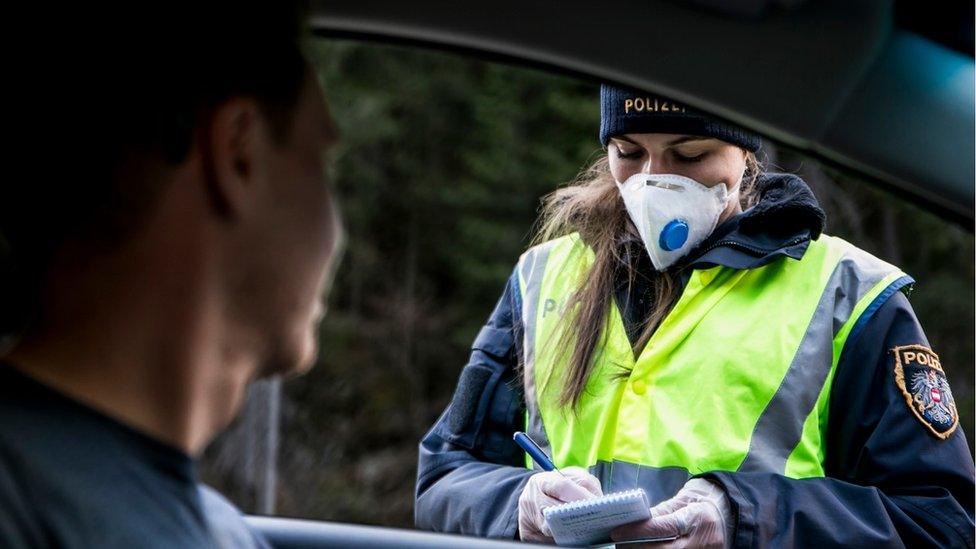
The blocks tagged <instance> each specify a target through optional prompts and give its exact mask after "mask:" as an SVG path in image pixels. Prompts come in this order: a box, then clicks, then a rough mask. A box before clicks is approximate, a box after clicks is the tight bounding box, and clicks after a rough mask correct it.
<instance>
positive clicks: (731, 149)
mask: <svg viewBox="0 0 976 549" xmlns="http://www.w3.org/2000/svg"><path fill="white" fill-rule="evenodd" d="M607 152H608V154H609V156H610V173H611V174H612V175H613V178H614V179H616V180H617V181H620V182H623V181H626V180H627V179H628V178H630V176H632V175H634V174H638V173H646V174H661V173H671V174H677V175H683V176H685V177H689V178H691V179H694V180H695V181H697V182H699V183H701V184H702V185H705V186H706V187H714V186H715V185H718V184H724V185H725V186H726V187H728V189H729V191H730V192H731V191H734V190H735V189H736V188H737V186H738V185H739V182H740V181H741V180H742V174H744V173H745V171H746V151H745V150H743V149H740V148H739V147H736V146H735V145H730V144H728V143H726V142H724V141H719V140H718V139H713V138H711V137H700V136H695V135H679V134H670V133H630V134H626V135H620V136H617V137H612V138H610V143H609V145H608V151H607ZM739 211H741V207H740V206H739V201H738V200H730V201H729V207H728V209H726V211H725V212H723V214H722V219H725V218H726V217H728V216H729V215H733V214H735V213H738V212H739Z"/></svg>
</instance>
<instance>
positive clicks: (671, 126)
mask: <svg viewBox="0 0 976 549" xmlns="http://www.w3.org/2000/svg"><path fill="white" fill-rule="evenodd" d="M625 133H679V134H685V135H702V136H705V137H714V138H715V139H720V140H722V141H725V142H726V143H731V144H733V145H736V146H739V147H742V148H743V149H745V150H747V151H752V152H756V151H758V150H759V145H760V144H761V142H762V141H761V140H760V139H759V136H758V135H755V134H752V133H749V132H747V131H746V130H744V129H742V128H740V127H738V126H733V125H732V124H729V123H727V122H720V121H718V120H715V119H713V118H710V117H709V116H707V115H705V114H702V113H699V112H696V111H695V110H694V109H692V108H691V107H688V106H685V105H682V104H681V103H677V102H675V101H671V100H670V99H665V98H663V97H660V96H656V95H653V94H649V93H640V92H635V91H631V90H627V89H623V88H615V87H613V86H609V85H607V84H604V85H602V86H600V143H601V144H602V145H603V146H604V147H606V146H607V143H609V142H610V138H611V137H615V136H618V135H623V134H625Z"/></svg>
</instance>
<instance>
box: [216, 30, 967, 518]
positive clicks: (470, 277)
mask: <svg viewBox="0 0 976 549" xmlns="http://www.w3.org/2000/svg"><path fill="white" fill-rule="evenodd" d="M311 52H312V58H313V62H314V64H315V66H316V69H317V70H318V72H319V75H320V77H321V79H322V81H323V82H324V84H325V89H326V94H327V96H328V100H329V104H330V106H331V109H332V112H333V115H334V116H335V118H336V119H337V120H338V122H339V125H340V127H341V130H342V144H341V147H340V148H339V149H338V151H337V154H336V158H335V161H334V163H333V168H332V169H333V178H332V180H333V181H334V183H335V185H336V187H337V189H338V192H339V195H340V197H341V202H342V210H343V214H344V217H345V224H346V229H347V232H348V238H349V239H348V247H347V250H346V253H345V257H344V258H343V261H342V265H341V268H340V271H339V274H338V279H337V281H336V285H335V288H334V290H333V292H332V295H331V299H330V308H329V313H328V316H327V317H326V320H325V322H323V324H322V330H321V349H322V350H321V353H320V357H319V363H318V365H317V366H316V367H315V369H314V370H312V371H311V372H310V373H309V374H307V375H306V376H304V377H302V378H299V379H294V380H289V381H286V382H284V383H283V384H282V383H280V382H262V383H260V384H258V385H257V386H255V387H254V388H253V389H252V394H251V398H250V399H249V402H248V405H247V409H246V411H245V413H244V414H243V416H242V417H241V418H240V419H239V420H238V421H237V422H236V423H235V424H234V425H233V426H232V428H231V429H230V430H229V431H228V432H227V433H226V434H225V435H224V436H223V437H221V438H220V439H219V440H218V441H217V442H216V443H215V444H214V445H213V446H212V447H211V448H210V449H209V450H208V452H207V454H206V456H205V459H204V463H203V479H204V481H206V482H208V483H210V484H212V485H214V486H216V487H217V488H218V489H220V490H221V491H223V492H224V493H225V494H227V495H228V496H229V497H230V498H231V499H232V500H234V501H235V502H236V503H237V504H238V505H239V506H240V507H241V508H243V509H244V510H245V511H248V512H252V513H274V514H279V515H284V516H290V517H301V518H312V519H322V520H336V521H347V522H357V523H367V524H382V525H389V526H407V527H409V526H411V525H412V523H413V490H414V475H415V468H416V449H417V442H418V440H419V439H420V438H421V436H422V435H423V434H424V433H425V432H426V430H427V429H428V428H429V427H430V425H431V424H432V423H433V422H434V421H435V420H436V419H437V417H438V415H439V414H440V413H441V411H442V410H443V409H444V407H445V406H446V404H447V403H448V401H449V399H450V397H451V395H452V393H453V390H454V385H455V383H456V381H457V378H458V375H459V373H460V370H461V367H462V366H463V365H464V364H465V362H466V361H467V358H468V352H469V345H470V343H471V341H472V340H473V338H474V336H475V334H476V333H477V331H478V329H479V328H480V327H481V324H482V322H484V320H485V319H486V318H487V316H488V314H489V313H490V312H491V310H492V308H493V306H494V304H495V301H496V300H497V299H498V296H499V295H500V293H501V290H502V287H503V285H504V283H505V281H506V279H507V278H508V276H509V275H510V274H511V271H512V268H513V267H514V265H515V262H516V261H517V259H518V256H519V254H520V253H521V252H522V251H523V250H524V248H525V247H526V246H527V244H528V242H529V240H530V238H531V229H532V226H533V222H534V219H535V215H536V211H537V208H538V206H539V199H540V198H541V197H542V196H543V195H544V194H546V193H548V192H550V191H552V190H553V189H554V188H556V187H557V186H558V185H560V184H562V183H565V182H568V181H569V180H571V179H572V178H573V177H574V176H575V175H576V173H577V172H578V171H579V170H580V169H581V168H582V167H583V166H584V165H586V164H587V163H589V162H590V161H592V160H594V159H596V158H597V157H598V156H599V154H600V153H601V149H600V146H599V144H598V141H597V134H598V128H599V116H600V115H599V105H598V97H599V94H598V87H597V86H596V85H595V84H593V83H589V82H580V81H578V80H575V79H571V78H567V77H563V76H557V75H552V74H548V73H543V72H539V71H535V70H529V69H525V68H519V67H512V66H507V65H501V64H494V63H488V62H483V61H479V60H475V59H469V58H466V57H460V56H456V55H452V54H446V53H440V52H431V51H425V50H419V49H415V48H404V47H394V46H386V45H375V44H364V43H358V42H350V41H336V40H322V39H319V40H316V41H315V42H314V43H313V44H312V48H311ZM763 152H764V153H765V154H766V156H767V161H768V162H767V168H768V169H771V170H779V171H791V172H795V173H798V174H799V175H801V176H802V177H803V178H804V179H805V180H806V181H807V182H808V183H810V185H811V187H813V189H814V192H815V193H816V194H817V196H818V198H819V199H820V201H821V204H822V205H823V207H824V209H825V210H826V211H827V216H828V218H827V231H828V232H829V233H830V234H834V235H837V236H841V237H843V238H845V239H847V240H849V241H851V242H853V243H854V244H856V245H858V246H860V247H862V248H864V249H865V250H867V251H869V252H871V253H874V254H876V255H878V256H880V257H881V258H883V259H886V260H887V261H890V262H892V263H895V264H897V265H899V266H901V267H902V268H903V269H904V270H905V271H906V272H908V273H909V274H911V275H912V276H914V277H915V278H916V280H917V281H918V284H917V286H916V290H915V292H914V294H913V295H912V303H913V305H914V307H915V310H916V311H917V313H918V316H919V318H920V319H921V321H922V324H923V326H925V329H926V332H927V334H928V337H929V339H930V341H931V343H932V346H933V348H934V350H935V351H936V352H937V353H939V355H940V357H941V359H942V364H943V365H944V366H945V368H946V370H947V372H948V377H949V381H950V382H951V384H952V388H953V392H954V394H955V397H956V402H957V405H958V408H959V410H960V411H961V415H962V426H963V429H964V430H965V432H966V435H967V437H968V438H969V441H970V445H972V443H973V438H972V437H973V408H974V400H973V378H974V373H973V356H974V348H973V341H974V335H973V334H974V263H973V257H974V249H973V234H972V233H971V232H969V231H966V230H963V229H961V228H959V227H958V226H956V225H952V224H949V223H947V222H945V221H944V220H942V219H940V218H938V217H936V216H934V215H932V214H929V213H927V212H924V211H922V210H920V209H918V208H917V207H915V206H914V205H913V204H911V203H910V202H908V201H904V200H900V199H896V198H894V197H892V196H890V195H888V194H885V193H882V192H880V191H878V190H876V189H875V188H873V187H871V186H868V185H865V184H863V183H859V182H857V181H852V180H850V179H848V178H845V177H843V176H841V175H838V174H836V173H832V172H830V171H828V170H826V169H825V168H823V167H822V166H820V165H819V164H818V163H817V162H815V161H813V160H810V159H805V158H803V157H801V156H798V155H796V154H793V153H791V152H789V151H787V150H783V149H776V148H775V147H774V146H772V145H771V144H766V145H765V146H764V151H763ZM762 154H763V153H760V156H762ZM276 426H277V427H276Z"/></svg>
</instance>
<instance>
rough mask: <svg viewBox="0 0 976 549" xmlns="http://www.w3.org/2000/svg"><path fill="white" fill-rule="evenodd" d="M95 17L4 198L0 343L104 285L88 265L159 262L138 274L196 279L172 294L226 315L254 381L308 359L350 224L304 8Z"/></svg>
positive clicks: (127, 11) (48, 100)
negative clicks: (334, 178)
mask: <svg viewBox="0 0 976 549" xmlns="http://www.w3.org/2000/svg"><path fill="white" fill-rule="evenodd" d="M95 9H97V8H92V9H90V10H89V11H88V12H86V13H85V14H84V15H85V18H84V20H83V21H82V22H79V21H72V22H71V25H72V27H71V28H70V29H58V30H60V31H64V32H63V33H59V32H57V31H56V32H54V33H52V35H54V36H56V37H57V38H56V42H57V45H58V47H60V48H62V51H61V52H59V53H60V55H61V57H59V58H58V62H57V63H54V66H53V67H51V66H45V67H43V68H41V69H38V72H43V74H41V75H40V76H39V77H38V79H37V80H36V81H34V82H35V85H36V88H37V89H38V90H40V92H39V93H40V94H41V95H42V96H43V97H41V96H39V97H36V98H34V101H36V104H37V105H38V109H37V112H38V113H39V114H38V115H37V117H36V118H34V119H33V120H31V121H30V126H29V127H28V128H27V129H26V130H25V132H24V133H25V136H24V139H26V140H28V141H29V142H30V143H31V148H30V153H29V157H28V158H27V159H26V160H27V162H26V164H27V165H28V166H29V173H28V175H27V179H25V181H24V183H25V184H23V185H18V186H11V188H7V189H4V191H3V192H4V196H3V197H2V199H0V307H2V308H3V313H0V334H2V333H6V334H11V333H16V332H22V333H23V336H24V338H25V340H26V339H29V338H30V337H31V336H32V334H34V333H35V332H38V331H44V330H48V329H52V328H51V327H52V326H55V328H57V327H58V321H59V319H58V317H59V315H61V314H62V312H63V311H62V310H60V309H59V307H61V305H63V303H64V302H66V301H72V300H74V299H75V298H76V296H74V295H71V294H72V292H76V291H77V292H84V291H89V290H91V288H92V285H91V283H92V281H91V280H89V281H87V282H86V284H88V285H86V286H85V287H84V288H81V287H80V286H79V287H77V288H76V287H74V286H72V284H73V283H74V282H75V280H74V278H73V276H72V275H73V273H75V272H77V273H79V277H78V278H79V279H82V278H84V276H87V275H91V274H92V273H95V274H96V275H98V273H100V272H101V273H108V272H112V271H111V269H116V270H126V269H128V268H130V267H131V268H132V269H133V270H135V269H137V267H138V265H137V264H136V263H138V262H139V261H140V259H142V260H144V261H143V264H144V265H146V266H148V265H157V264H156V263H155V262H157V261H161V260H162V261H163V262H162V263H160V264H162V265H165V266H166V268H159V266H158V265H157V268H156V271H155V272H151V273H143V276H141V278H142V280H140V281H139V282H140V283H142V284H143V285H144V286H145V287H147V288H149V289H150V290H151V289H153V288H164V287H165V285H166V284H167V283H169V281H171V280H172V281H176V280H180V281H183V282H188V281H192V282H193V284H189V283H188V284H187V291H186V293H185V294H183V295H182V296H177V300H186V301H188V302H189V301H191V300H206V301H207V302H208V303H206V304H202V306H211V307H214V308H216V309H218V311H217V312H216V313H214V315H215V316H220V318H222V319H223V325H222V326H221V327H220V330H219V332H220V336H221V337H222V344H223V345H224V347H225V349H223V350H222V351H221V352H222V356H224V357H225V358H228V359H244V360H247V361H250V362H253V363H254V364H255V370H256V372H257V373H258V374H261V373H270V372H289V371H295V370H298V369H301V368H303V367H306V366H307V365H309V364H310V363H311V362H312V360H313V358H314V355H315V349H314V338H313V333H314V327H315V324H316V321H317V319H318V318H319V317H320V316H321V312H322V305H321V302H320V301H321V297H322V293H323V291H324V290H325V286H326V280H327V278H328V274H329V273H330V271H331V269H332V267H333V263H334V256H335V253H336V249H337V247H338V240H339V238H340V232H341V231H340V229H339V223H338V219H337V215H336V212H335V208H334V202H333V201H332V199H331V197H330V192H329V188H328V185H327V182H326V180H325V170H324V154H325V151H326V149H327V148H328V147H329V146H330V145H332V144H333V142H334V141H335V139H336V132H335V128H334V126H333V122H332V120H331V118H330V116H329V114H328V112H327V109H326V107H325V103H324V99H323V96H322V90H321V89H320V87H319V85H318V83H317V81H316V79H315V78H314V76H313V75H312V73H311V71H310V70H309V67H308V64H307V63H306V61H305V60H304V58H303V56H302V51H301V40H302V33H303V31H302V18H301V13H300V10H299V9H297V8H295V7H286V6H284V5H283V4H282V3H268V4H267V5H257V4H256V3H250V2H241V3H234V2H205V3H202V4H190V3H183V2H175V3H166V4H164V5H162V6H159V7H158V8H154V9H155V11H152V10H149V9H146V8H133V7H129V8H121V9H116V11H115V12H113V13H110V14H109V13H106V14H100V13H94V10H95ZM62 15H63V14H62ZM62 19H64V17H62ZM68 19H70V17H68ZM32 103H33V101H32ZM167 254H168V255H167ZM167 257H168V261H169V262H171V263H169V264H167V263H166V262H165V258H167ZM89 269H91V270H89ZM99 269H101V271H100V270H99ZM83 275H84V276H83ZM105 276H108V275H105ZM89 278H97V276H95V277H92V276H90V277H89ZM105 280H106V282H107V278H105ZM198 282H199V283H200V284H201V285H202V284H204V283H205V284H209V285H210V287H212V288H217V289H219V291H217V292H210V293H209V294H207V295H205V296H201V295H197V294H194V293H193V292H192V291H191V289H190V286H195V285H196V283H198ZM79 284H82V283H81V282H79ZM215 293H217V294H219V295H214V294H215ZM89 297H91V299H89V300H88V301H86V303H89V304H90V303H93V302H97V303H104V304H105V305H106V306H111V304H112V297H113V296H112V295H111V293H110V292H108V293H104V294H103V295H100V296H98V299H99V300H100V301H98V300H95V296H89ZM78 301H79V302H82V301H83V300H82V298H78ZM146 329H147V330H166V329H167V327H166V326H154V327H150V326H147V327H146ZM245 355H246V356H245Z"/></svg>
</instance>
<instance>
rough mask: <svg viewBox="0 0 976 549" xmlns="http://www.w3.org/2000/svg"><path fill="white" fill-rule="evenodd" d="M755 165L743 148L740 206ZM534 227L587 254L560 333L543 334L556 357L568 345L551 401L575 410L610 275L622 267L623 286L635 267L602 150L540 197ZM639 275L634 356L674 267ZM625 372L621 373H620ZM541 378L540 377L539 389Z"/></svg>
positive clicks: (665, 301)
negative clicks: (641, 299)
mask: <svg viewBox="0 0 976 549" xmlns="http://www.w3.org/2000/svg"><path fill="white" fill-rule="evenodd" d="M760 170H761V167H760V165H759V162H758V161H757V160H756V156H755V155H754V154H753V153H751V152H749V153H747V154H746V171H745V174H744V175H743V177H742V184H741V186H740V190H739V201H740V203H741V204H742V207H743V209H745V208H748V207H750V206H752V205H753V203H754V201H755V199H756V196H755V195H756V192H755V183H756V180H757V179H758V177H759V174H760ZM538 226H539V229H538V231H537V233H536V236H535V238H534V243H542V242H546V241H549V240H552V239H554V238H558V237H560V236H563V235H567V234H571V233H578V234H579V236H580V238H581V239H582V241H583V242H584V243H586V244H587V245H588V246H589V247H590V248H591V249H592V250H593V253H594V254H595V259H594V261H593V266H592V267H591V268H590V269H589V271H588V272H586V273H585V274H583V275H582V277H581V278H582V279H581V280H580V282H579V289H578V290H576V291H575V292H574V293H573V294H572V295H571V296H570V297H569V299H568V301H567V303H566V305H565V307H564V308H563V310H564V311H566V313H565V314H564V315H563V317H562V319H561V320H560V328H559V329H558V330H557V333H559V334H560V335H559V336H558V337H557V338H554V340H552V341H550V344H555V345H556V348H557V349H560V351H559V353H558V354H559V357H560V358H564V357H565V353H567V352H569V350H570V349H572V354H571V355H570V357H569V371H568V373H567V375H566V377H565V380H564V383H563V385H562V391H561V393H560V397H559V403H560V405H562V406H567V405H568V406H572V407H573V408H574V409H576V407H577V405H578V404H579V402H580V399H581V397H582V395H583V391H584V390H585V388H586V383H587V381H588V380H589V377H590V373H591V372H592V369H593V357H594V354H595V352H596V350H597V348H599V347H600V346H602V345H605V344H606V337H607V333H606V330H605V326H606V319H607V315H608V314H609V312H610V307H611V306H612V304H613V295H614V288H615V281H616V280H618V275H619V273H620V269H626V270H627V273H626V275H627V281H628V284H630V285H632V284H633V282H634V277H635V276H636V274H637V273H636V271H635V269H634V267H633V262H632V261H629V260H628V259H627V258H626V257H625V255H624V253H623V246H622V245H623V243H624V242H627V241H631V240H634V239H639V238H640V236H639V234H638V233H637V229H636V227H635V226H634V224H633V222H631V220H630V217H629V216H628V215H627V210H626V208H625V207H624V203H623V199H622V198H621V197H620V193H619V191H618V190H617V185H616V183H615V182H614V179H613V176H612V175H611V174H610V162H609V158H608V156H607V155H606V154H604V155H601V156H600V158H598V159H597V160H596V161H595V162H593V163H592V164H591V165H590V166H589V167H587V168H585V169H584V170H583V171H582V172H580V174H579V175H577V176H576V178H575V179H574V180H573V181H571V182H570V183H569V184H568V185H566V186H564V187H562V188H560V189H558V190H556V191H555V192H553V193H550V194H549V195H547V196H546V197H545V198H544V199H543V205H542V212H541V215H540V217H539V223H538ZM641 274H642V275H643V276H647V277H649V278H650V279H651V287H652V288H653V294H652V295H653V299H654V302H653V306H652V309H651V312H650V315H649V317H648V318H647V319H646V323H645V324H644V329H643V332H642V333H641V335H640V337H639V338H638V340H637V342H636V344H635V345H634V354H635V355H637V354H639V353H640V351H641V350H642V349H643V348H644V345H646V344H647V341H648V340H649V339H650V338H651V336H652V335H653V334H654V331H655V330H656V329H657V327H658V325H659V324H660V323H661V321H662V320H664V317H665V316H666V315H667V314H668V312H669V311H670V310H671V307H672V306H674V303H675V302H676V301H677V299H678V296H679V295H680V293H681V284H680V282H679V280H678V273H677V272H675V271H672V270H667V271H664V272H657V271H655V272H651V273H641ZM627 374H628V372H621V376H626V375H627ZM549 381H551V380H547V381H546V384H545V386H546V388H548V386H549Z"/></svg>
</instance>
